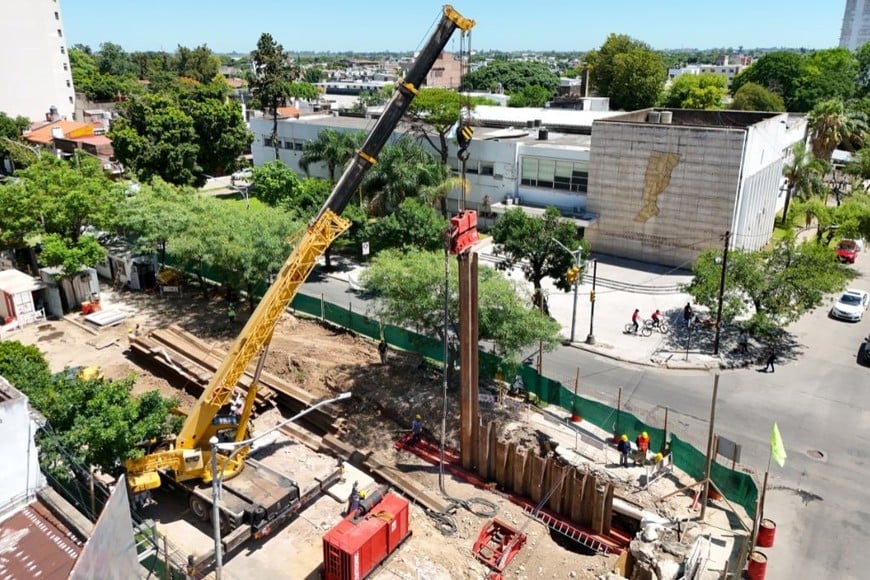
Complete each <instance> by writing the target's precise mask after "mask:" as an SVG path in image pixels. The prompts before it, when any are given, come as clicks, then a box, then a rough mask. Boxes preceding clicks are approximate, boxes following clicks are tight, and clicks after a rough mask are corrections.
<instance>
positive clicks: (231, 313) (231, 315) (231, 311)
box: [227, 302, 236, 326]
mask: <svg viewBox="0 0 870 580" xmlns="http://www.w3.org/2000/svg"><path fill="white" fill-rule="evenodd" d="M227 321H228V322H229V324H230V326H232V324H233V323H234V322H235V321H236V308H235V307H234V306H233V303H232V302H230V305H229V306H227Z"/></svg>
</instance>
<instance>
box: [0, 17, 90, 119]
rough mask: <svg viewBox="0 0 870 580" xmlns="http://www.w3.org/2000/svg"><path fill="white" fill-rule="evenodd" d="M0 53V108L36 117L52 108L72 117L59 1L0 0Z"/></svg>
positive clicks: (71, 91) (72, 93)
mask: <svg viewBox="0 0 870 580" xmlns="http://www.w3.org/2000/svg"><path fill="white" fill-rule="evenodd" d="M0 52H2V54H4V55H5V58H4V60H3V74H4V77H5V78H6V79H7V81H8V82H6V83H5V84H4V87H3V90H0V111H2V112H4V113H6V114H7V115H10V116H13V117H15V116H18V115H21V116H23V117H27V118H29V119H30V120H31V121H40V120H45V118H46V114H47V113H48V112H49V110H50V108H51V107H56V110H57V113H58V114H59V115H60V116H61V117H62V118H65V119H70V120H71V119H73V117H74V112H75V90H74V88H73V81H72V72H71V70H70V64H69V55H68V54H67V46H66V37H65V36H64V29H63V19H62V18H61V8H60V0H5V1H4V2H3V15H2V17H0ZM13 79H14V80H13Z"/></svg>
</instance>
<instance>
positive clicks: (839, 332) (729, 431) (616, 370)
mask: <svg viewBox="0 0 870 580" xmlns="http://www.w3.org/2000/svg"><path fill="white" fill-rule="evenodd" d="M856 269H857V270H859V271H860V272H861V277H860V278H859V279H857V280H855V281H854V282H853V283H852V284H851V285H852V286H853V287H857V288H863V289H866V290H870V255H862V256H860V257H859V260H858V263H857V265H856ZM302 292H303V293H306V294H309V295H313V296H320V295H321V294H322V295H323V296H324V298H325V299H326V300H328V301H330V302H333V303H336V304H339V305H347V304H349V303H351V304H353V308H354V311H355V312H362V311H365V310H366V309H367V308H371V303H370V302H368V301H366V300H363V299H361V297H360V296H358V295H357V294H356V293H354V292H352V291H350V290H349V288H348V284H347V282H344V281H339V280H334V279H331V278H325V277H323V276H321V275H319V274H318V272H314V273H313V274H312V276H311V277H310V279H309V282H308V283H307V284H306V285H305V286H304V288H303V290H302ZM828 307H829V306H823V307H820V308H819V309H817V310H816V311H814V312H812V313H810V314H808V315H806V316H805V317H804V318H803V319H801V320H800V321H799V322H797V323H795V324H794V325H793V326H792V327H791V328H790V330H791V332H792V336H793V338H794V343H793V345H792V348H790V350H789V351H788V352H786V353H784V356H782V357H781V358H780V360H779V361H778V364H777V368H776V372H774V373H762V372H759V370H758V369H760V368H761V366H762V365H757V366H755V367H750V368H747V369H740V370H733V371H723V372H722V373H721V375H720V383H719V395H718V401H717V406H716V421H715V431H716V433H718V434H719V435H722V436H724V437H727V438H729V439H731V440H733V441H736V442H737V443H739V444H741V445H742V456H741V463H742V465H743V466H744V467H745V468H746V469H747V470H750V471H752V472H754V473H756V474H758V476H759V477H758V481H759V482H760V481H761V478H762V476H763V474H764V472H765V470H766V469H767V466H768V460H769V449H770V447H769V438H770V430H771V426H772V424H773V421H777V423H778V425H779V428H780V431H781V433H782V437H783V441H784V443H785V447H786V451H787V453H788V459H787V460H786V463H785V466H784V468H780V467H779V466H778V465H777V464H776V463H773V464H772V465H771V467H770V476H769V481H768V495H767V501H766V505H765V509H764V514H765V517H768V518H770V519H772V520H774V521H775V522H776V524H777V530H776V540H775V545H774V547H773V548H769V549H763V551H764V552H765V553H766V554H767V556H768V564H767V578H768V579H770V580H780V579H783V580H784V579H791V578H844V579H845V578H864V577H866V571H867V570H868V569H870V550H864V549H861V548H859V547H858V544H859V543H860V542H861V541H863V539H864V538H865V537H868V536H870V506H868V505H866V503H865V500H866V498H867V497H868V494H867V491H866V489H867V487H866V486H867V482H868V479H870V466H868V458H870V457H868V456H870V452H868V445H870V410H868V409H870V368H865V367H861V366H859V365H858V364H857V363H856V354H857V351H858V346H859V344H860V342H861V340H862V339H863V337H866V336H867V335H868V333H870V314H868V315H867V318H866V319H865V320H864V321H862V322H859V323H845V322H840V321H836V320H832V319H829V318H828V316H827V312H828ZM578 367H579V368H580V369H581V377H582V378H581V387H580V391H581V394H582V395H584V396H588V397H591V398H594V399H597V400H600V401H602V402H605V403H608V404H611V405H614V406H615V404H616V399H617V392H618V390H619V387H622V401H623V408H626V409H628V410H630V411H632V412H633V413H635V414H636V415H637V416H638V417H640V418H641V419H643V420H645V421H646V422H648V423H650V424H658V425H662V424H663V422H664V409H665V407H667V408H668V409H669V427H670V430H671V431H673V432H676V433H677V434H678V435H679V436H680V437H681V438H683V439H685V440H687V441H689V442H691V443H693V444H694V445H695V446H696V447H698V448H699V449H702V450H703V449H705V448H706V440H707V432H708V426H709V417H710V407H711V399H712V392H713V374H711V373H709V372H705V371H680V370H663V369H662V370H660V369H657V368H651V367H640V366H635V365H631V364H626V363H622V362H619V361H615V360H613V359H609V358H605V357H602V356H599V355H595V354H592V353H589V352H585V351H581V350H578V349H575V348H572V347H561V348H558V349H556V350H555V351H554V352H551V353H546V354H545V356H544V374H545V375H546V376H549V377H551V378H554V379H558V380H562V381H563V384H571V383H572V382H573V377H574V375H575V372H576V369H577V368H578ZM861 570H865V572H864V573H861V572H860V571H861Z"/></svg>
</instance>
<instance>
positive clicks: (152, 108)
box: [109, 95, 205, 185]
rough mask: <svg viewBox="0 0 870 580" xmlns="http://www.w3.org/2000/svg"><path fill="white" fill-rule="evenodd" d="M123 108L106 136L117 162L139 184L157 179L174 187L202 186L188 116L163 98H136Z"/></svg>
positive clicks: (166, 98) (191, 125)
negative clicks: (138, 180)
mask: <svg viewBox="0 0 870 580" xmlns="http://www.w3.org/2000/svg"><path fill="white" fill-rule="evenodd" d="M124 105H125V106H124V107H122V109H121V116H120V117H119V118H118V119H116V120H115V122H114V123H113V124H112V130H111V131H110V133H109V137H110V138H111V139H112V144H113V146H114V150H115V157H117V159H118V161H120V162H121V163H123V164H124V166H125V167H127V169H128V170H130V171H131V172H132V173H133V174H134V175H136V176H137V177H138V178H139V179H140V180H143V181H148V180H150V179H152V178H153V177H156V176H159V177H161V178H162V179H163V180H164V181H167V182H169V183H175V184H177V185H194V184H202V183H205V180H204V178H203V175H202V173H203V172H202V168H201V167H200V166H199V165H198V164H197V158H198V156H199V146H198V145H197V135H196V128H195V123H194V120H193V119H192V118H191V116H190V115H188V114H187V113H185V112H184V111H183V110H181V108H180V107H179V105H178V104H177V103H176V102H175V101H174V100H173V99H172V98H171V97H169V96H164V95H145V96H141V97H136V98H134V99H132V100H131V101H129V102H128V103H125V104H124Z"/></svg>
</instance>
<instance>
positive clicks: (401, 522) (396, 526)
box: [323, 493, 411, 580]
mask: <svg viewBox="0 0 870 580" xmlns="http://www.w3.org/2000/svg"><path fill="white" fill-rule="evenodd" d="M410 535H411V531H410V530H409V529H408V500H406V499H405V498H402V497H399V496H397V495H395V494H392V493H387V494H386V495H385V496H384V499H383V500H381V502H380V503H378V504H377V505H375V506H374V507H373V508H372V509H370V510H369V511H368V512H367V513H366V514H365V515H364V516H362V517H361V518H357V516H356V514H350V515H348V516H346V517H345V518H344V519H343V520H341V521H340V522H338V523H337V524H336V525H335V527H333V528H332V529H331V530H329V531H328V532H327V533H326V535H324V536H323V578H324V580H361V579H362V578H365V577H366V576H368V575H369V574H370V573H371V572H372V571H373V570H374V569H375V568H377V566H378V565H379V564H380V563H381V562H383V561H384V560H385V559H386V558H387V556H389V555H390V554H392V553H393V551H395V549H396V548H397V547H398V546H399V544H401V543H402V542H404V541H405V540H406V539H407V538H408V536H410Z"/></svg>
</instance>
